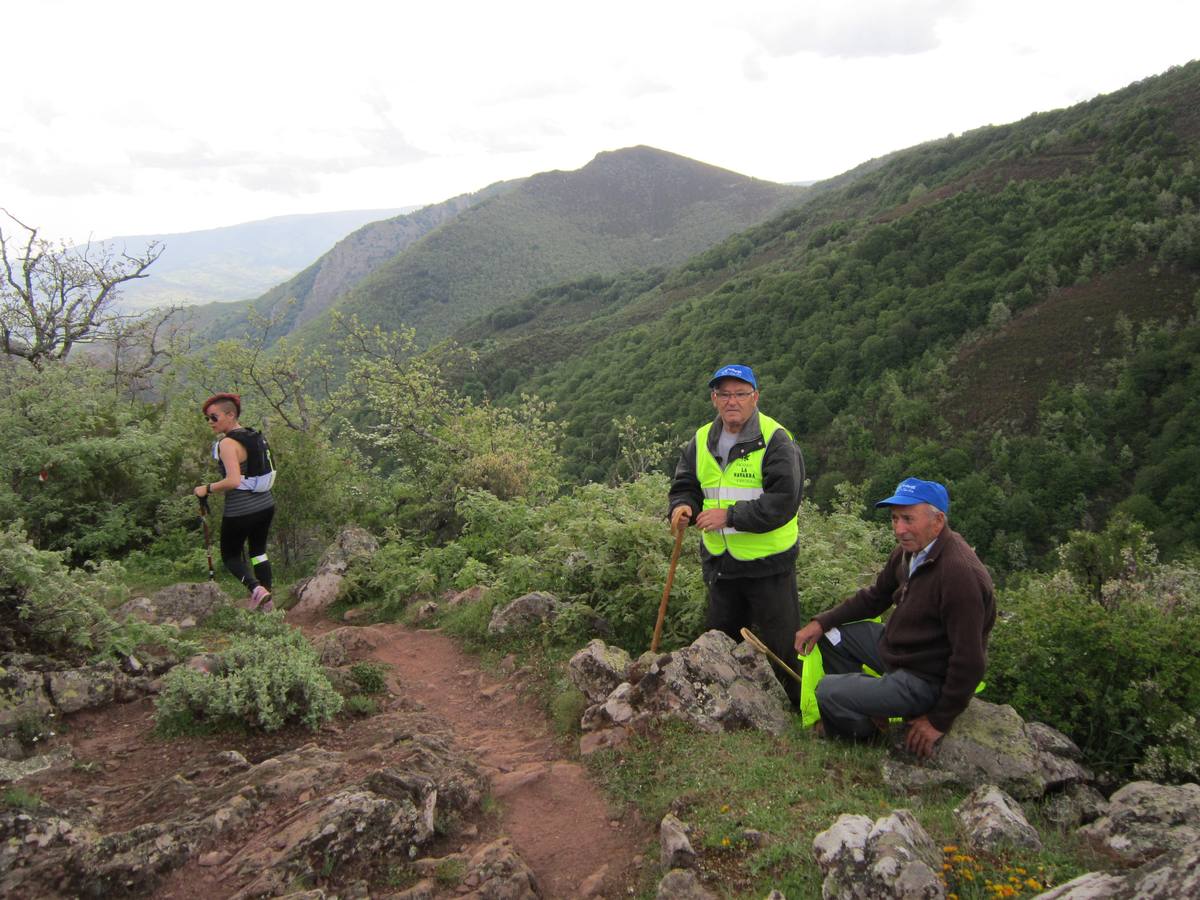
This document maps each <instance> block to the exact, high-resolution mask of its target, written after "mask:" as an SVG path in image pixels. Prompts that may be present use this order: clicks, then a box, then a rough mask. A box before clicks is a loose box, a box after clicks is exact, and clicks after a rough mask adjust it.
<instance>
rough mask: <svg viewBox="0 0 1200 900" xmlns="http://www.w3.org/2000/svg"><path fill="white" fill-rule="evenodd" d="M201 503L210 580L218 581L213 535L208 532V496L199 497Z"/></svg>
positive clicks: (201, 517)
mask: <svg viewBox="0 0 1200 900" xmlns="http://www.w3.org/2000/svg"><path fill="white" fill-rule="evenodd" d="M196 499H197V500H199V501H200V523H201V524H202V525H203V526H204V552H205V553H207V554H208V580H209V581H216V580H217V573H216V572H215V571H214V570H213V564H212V534H211V533H210V532H209V530H208V495H207V494H206V495H205V496H203V497H197V498H196Z"/></svg>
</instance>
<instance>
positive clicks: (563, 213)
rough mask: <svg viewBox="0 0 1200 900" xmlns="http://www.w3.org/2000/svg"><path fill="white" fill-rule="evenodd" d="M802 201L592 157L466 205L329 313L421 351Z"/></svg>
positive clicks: (647, 163)
mask: <svg viewBox="0 0 1200 900" xmlns="http://www.w3.org/2000/svg"><path fill="white" fill-rule="evenodd" d="M804 194H805V189H803V188H797V187H788V186H786V185H778V184H772V183H770V182H765V181H758V180H756V179H753V178H746V177H745V176H742V175H738V174H735V173H733V172H729V171H727V170H724V169H718V168H716V167H714V166H709V165H705V164H703V163H699V162H695V161H693V160H690V159H685V158H684V157H681V156H676V155H674V154H671V153H664V152H663V151H660V150H655V149H653V148H650V147H634V148H629V149H625V150H617V151H612V152H609V153H602V154H600V155H599V156H597V157H596V158H595V159H594V160H593V161H592V162H590V163H589V164H588V165H586V166H584V167H583V168H582V169H580V170H578V171H574V172H544V173H541V174H539V175H534V176H532V177H530V178H528V179H525V180H524V181H522V182H521V183H519V184H518V185H516V186H515V187H514V188H513V189H512V190H510V191H506V192H504V193H502V194H499V195H497V196H492V197H490V198H488V199H487V200H486V201H485V202H482V203H479V204H477V205H474V206H472V207H471V208H470V209H469V210H466V211H464V212H463V213H462V214H461V215H458V216H456V217H454V218H453V219H451V220H449V221H447V222H445V224H444V225H442V227H440V228H438V229H437V230H435V231H433V232H432V233H430V234H429V235H428V236H426V237H425V238H424V239H422V240H420V241H418V242H416V243H415V244H413V245H412V246H411V247H408V248H407V249H406V250H404V251H403V252H401V253H398V254H396V255H395V256H394V257H392V258H391V259H390V260H388V261H387V262H386V263H384V264H382V265H380V266H378V267H377V268H376V269H375V270H374V271H373V272H372V273H371V274H370V276H369V277H367V278H365V279H363V280H362V281H361V282H360V283H359V284H358V285H357V286H356V287H354V289H353V290H351V291H349V292H348V293H347V294H346V295H345V296H343V297H342V298H340V299H339V300H338V302H337V304H336V306H335V307H334V309H336V311H338V312H340V313H343V314H346V315H354V316H357V317H358V318H359V319H360V320H361V321H363V322H365V323H368V324H380V325H383V326H385V327H389V328H394V327H397V326H398V325H400V324H403V325H406V326H409V327H411V328H414V329H415V330H416V333H417V336H418V340H419V342H421V343H422V344H424V343H427V342H428V341H430V340H433V339H437V338H441V337H444V336H446V335H447V334H449V332H450V331H451V330H452V329H453V328H454V327H455V326H457V325H458V324H460V323H462V322H463V321H464V320H467V319H470V318H471V317H473V316H476V315H480V314H486V313H487V312H489V311H490V310H492V309H494V308H495V307H497V306H499V305H501V304H504V303H508V302H512V301H515V300H519V299H520V298H522V297H524V296H525V295H526V294H528V293H530V292H531V291H534V290H537V289H540V288H543V287H547V286H550V285H554V284H558V283H561V282H563V281H565V280H568V279H573V278H579V277H583V276H590V275H615V274H618V273H620V272H623V271H626V270H628V269H637V268H643V267H647V266H660V265H678V264H680V263H682V262H683V261H684V260H686V259H688V258H689V257H690V256H692V255H693V254H695V253H697V252H699V251H701V250H704V249H706V248H708V247H710V246H711V245H713V244H714V243H716V242H718V241H720V240H722V239H723V238H725V237H727V236H728V235H730V234H732V233H734V232H737V231H740V230H742V229H744V228H747V227H749V226H750V225H753V224H755V223H758V222H761V221H763V220H764V219H767V218H769V217H770V216H771V215H773V214H775V213H777V212H779V211H780V210H781V209H783V208H785V207H788V206H791V205H794V204H795V203H798V202H799V201H800V198H801V197H802V196H804ZM329 328H330V323H329V320H328V318H326V317H321V318H318V319H316V320H314V321H313V322H311V323H310V324H309V325H308V326H307V327H306V328H305V329H304V337H305V339H306V340H307V341H321V340H323V339H324V338H325V337H326V336H327V335H328V332H329Z"/></svg>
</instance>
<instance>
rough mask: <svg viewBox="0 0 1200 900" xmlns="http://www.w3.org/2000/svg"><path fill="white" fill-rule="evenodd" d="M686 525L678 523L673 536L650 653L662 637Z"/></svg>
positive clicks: (656, 650)
mask: <svg viewBox="0 0 1200 900" xmlns="http://www.w3.org/2000/svg"><path fill="white" fill-rule="evenodd" d="M686 530H687V523H685V522H680V523H679V531H678V532H677V533H676V534H675V549H674V550H672V551H671V568H669V569H668V570H667V586H666V587H664V588H663V596H662V602H661V603H659V604H658V621H657V622H655V623H654V639H653V640H652V641H650V652H651V653H657V652H658V641H659V638H661V637H662V627H663V619H664V618H666V615H667V599H668V598H669V597H670V596H671V584H672V583H673V582H674V581H675V565H676V563H678V562H679V549H680V548H681V547H682V546H683V533H684V531H686Z"/></svg>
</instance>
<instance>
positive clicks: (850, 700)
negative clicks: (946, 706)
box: [817, 622, 942, 738]
mask: <svg viewBox="0 0 1200 900" xmlns="http://www.w3.org/2000/svg"><path fill="white" fill-rule="evenodd" d="M838 631H840V632H841V635H842V639H841V641H840V642H838V643H837V644H836V645H834V644H831V643H830V642H829V638H828V636H826V637H823V638H821V640H820V642H819V643H818V644H817V646H818V647H819V648H820V650H821V662H822V664H823V665H824V666H825V677H824V678H822V679H821V681H820V683H819V684H818V685H817V706H818V708H819V709H820V710H821V721H822V722H823V723H824V724H825V728H826V730H827V731H829V732H832V733H834V734H839V735H842V736H844V737H855V738H868V737H871V736H872V735H873V734H875V733H876V730H877V729H876V728H875V724H874V723H873V722H872V721H871V720H872V719H890V718H892V717H894V716H901V717H903V718H905V719H910V718H914V717H916V716H919V715H921V714H923V713H926V712H928V711H929V710H930V709H931V708H932V707H933V705H934V704H935V703H937V699H938V697H939V696H940V695H941V693H942V688H941V685H939V684H934V683H933V682H929V681H926V680H925V679H923V678H921V677H920V676H918V675H914V674H913V673H912V672H909V671H907V670H905V669H892V670H889V669H888V666H887V663H885V662H884V661H883V660H882V659H880V657H879V641H880V639H881V638H882V637H883V626H882V625H881V624H879V623H878V622H851V623H850V624H848V625H839V626H838ZM864 663H865V664H866V665H868V666H870V667H871V668H872V669H874V670H875V671H876V672H878V673H880V675H882V676H883V677H882V678H875V677H874V676H872V675H866V674H864V673H863V671H862V667H863V664H864Z"/></svg>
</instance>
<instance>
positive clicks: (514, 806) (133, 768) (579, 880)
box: [25, 620, 651, 900]
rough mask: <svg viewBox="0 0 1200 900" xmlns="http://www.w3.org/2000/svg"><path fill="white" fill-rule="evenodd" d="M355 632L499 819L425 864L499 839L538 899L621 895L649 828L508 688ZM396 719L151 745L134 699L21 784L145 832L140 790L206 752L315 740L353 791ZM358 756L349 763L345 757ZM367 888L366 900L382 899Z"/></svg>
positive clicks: (193, 895)
mask: <svg viewBox="0 0 1200 900" xmlns="http://www.w3.org/2000/svg"><path fill="white" fill-rule="evenodd" d="M291 624H293V625H297V626H299V627H301V628H302V629H303V630H304V632H305V633H306V634H307V635H308V636H309V637H310V638H315V637H317V636H319V635H320V634H323V633H325V632H328V631H330V630H332V629H334V628H336V627H338V626H337V624H336V623H332V622H329V621H325V620H304V621H292V622H291ZM361 633H362V635H363V636H364V637H367V638H368V639H369V640H370V642H371V643H372V644H374V649H373V650H371V651H370V652H369V654H367V655H368V656H369V657H371V658H374V659H377V660H378V661H380V662H382V663H384V664H386V665H387V666H388V667H389V689H390V690H391V692H392V694H393V695H394V698H393V700H391V701H389V704H388V705H389V706H395V705H397V704H398V705H401V706H403V707H406V708H411V707H412V706H413V704H418V705H419V706H421V707H423V709H424V712H423V713H422V715H426V716H429V717H431V718H432V719H435V720H440V721H442V722H444V723H446V724H447V725H448V726H449V728H450V730H451V732H452V733H453V735H454V741H455V744H456V745H457V746H458V747H459V749H460V750H462V751H464V752H465V753H467V754H468V755H470V756H471V757H472V758H474V759H475V760H476V762H477V764H478V765H479V766H480V768H481V769H482V770H483V771H484V772H485V773H486V774H488V775H489V776H490V777H491V779H492V785H493V790H492V795H493V797H494V798H495V799H496V800H497V801H498V803H497V806H498V812H495V813H489V814H486V815H481V816H479V817H478V818H477V819H476V820H475V821H474V822H473V823H464V824H465V825H468V826H472V827H467V828H466V829H465V830H464V831H463V832H462V833H461V834H459V835H457V836H455V837H452V838H451V839H450V840H449V841H448V842H443V845H442V846H441V847H440V848H438V849H435V853H449V852H455V851H459V852H463V853H466V854H468V855H469V854H471V853H473V852H474V851H475V850H476V849H478V848H479V847H480V846H482V845H483V844H485V843H487V842H489V841H492V840H494V839H495V838H496V837H498V836H500V835H507V836H508V837H509V838H511V839H512V842H513V844H514V846H515V848H516V850H517V851H518V853H520V855H521V857H522V858H523V859H524V860H525V862H526V863H527V864H528V865H529V866H530V868H531V869H532V870H533V871H534V874H535V875H536V877H537V880H538V884H539V886H540V888H541V891H542V896H543V897H545V898H548V900H558V898H574V897H595V898H605V900H615V898H618V897H627V896H629V895H630V893H631V890H630V888H631V887H633V886H635V885H636V884H637V881H638V862H639V860H638V859H637V857H638V856H639V854H642V853H644V852H646V849H647V846H648V841H649V840H650V838H651V832H650V829H649V828H647V827H646V826H645V825H644V824H643V823H641V822H640V821H639V820H638V819H637V817H636V815H635V814H634V813H633V812H631V811H622V810H612V809H610V808H609V805H608V803H607V802H606V800H605V798H604V796H603V795H602V794H601V793H600V792H599V790H598V789H597V788H596V787H595V786H594V785H593V784H592V783H591V782H590V781H589V780H588V778H587V777H586V773H585V771H584V769H583V767H582V766H580V765H579V764H578V763H576V762H573V761H572V760H571V759H570V758H569V756H570V753H569V748H565V747H564V746H563V745H562V744H561V742H559V741H557V740H556V739H555V737H554V735H553V734H552V732H551V730H550V728H549V727H548V725H547V723H546V720H545V716H544V715H543V713H542V712H541V710H540V709H539V708H538V707H537V706H536V705H535V704H534V703H533V702H532V701H530V700H526V699H523V698H522V697H521V696H520V687H519V685H517V684H516V682H515V679H512V678H505V677H503V676H493V675H491V674H487V673H483V672H481V671H480V669H479V666H478V664H477V662H476V661H475V660H474V659H473V658H471V657H470V656H467V655H466V654H464V653H463V652H461V651H460V650H459V649H458V647H457V645H456V644H455V643H454V642H453V641H452V640H450V638H448V637H446V636H445V635H443V634H441V633H439V632H437V631H422V630H415V629H409V628H406V627H404V626H401V625H391V624H385V625H372V626H365V627H363V628H362V629H361ZM360 656H361V655H360ZM361 658H366V656H361ZM396 721H397V720H396V718H395V716H394V715H392V714H391V713H389V712H388V711H386V710H385V711H384V712H381V713H380V714H379V715H376V716H372V717H369V718H361V719H353V718H351V719H347V718H339V720H338V721H337V722H336V723H334V724H330V725H327V726H325V727H323V728H322V729H321V730H320V731H319V732H318V733H317V734H316V735H314V734H313V733H312V732H310V731H308V730H306V729H304V728H300V727H289V728H285V729H283V730H281V731H278V732H273V733H271V734H245V735H238V734H228V733H225V734H219V735H211V736H207V737H197V738H186V739H178V740H169V741H167V740H162V739H159V738H156V737H154V735H153V727H154V713H153V707H152V704H151V702H150V701H149V700H148V699H143V700H139V701H136V702H134V703H128V704H123V705H122V704H119V705H113V706H108V707H104V708H101V709H96V710H90V711H86V712H82V713H77V714H75V715H74V716H70V717H68V720H67V721H66V722H65V723H64V725H66V726H67V727H66V728H65V729H64V732H65V734H64V735H63V736H62V738H60V739H65V740H66V741H68V742H69V743H70V744H71V745H72V748H73V751H74V758H75V761H76V763H75V764H74V765H73V766H72V767H71V768H69V769H66V770H63V769H55V770H51V771H48V772H46V773H43V774H41V775H38V776H34V777H32V778H30V779H29V780H28V781H27V782H26V783H25V784H26V786H27V787H28V789H30V790H33V791H34V792H35V793H37V794H38V795H39V796H40V797H42V798H43V799H44V800H45V801H46V802H48V803H51V804H52V805H53V806H55V807H56V808H58V809H62V810H65V811H77V812H83V811H84V810H86V811H87V815H88V817H89V818H90V819H91V820H92V821H94V822H95V823H96V825H97V827H98V829H99V830H100V832H101V833H113V832H118V831H125V830H128V829H131V828H134V827H136V826H138V825H141V824H143V823H144V822H145V821H146V819H145V808H144V807H145V804H144V803H143V802H142V801H143V799H144V796H145V795H146V792H147V791H149V790H153V789H154V786H155V785H160V784H161V783H162V782H163V780H164V778H165V779H166V780H168V781H169V780H170V779H171V778H172V777H173V773H189V772H196V771H209V770H210V767H211V760H212V757H213V755H214V754H215V753H217V752H218V751H223V750H233V749H236V750H238V751H239V752H241V753H243V754H244V755H245V756H246V758H247V759H249V760H251V761H252V762H260V761H262V760H264V759H266V758H269V757H272V756H275V755H277V754H279V753H283V752H286V751H288V750H291V749H294V748H296V747H299V746H301V745H303V744H307V743H312V742H315V743H317V744H319V745H320V746H321V747H324V748H327V749H330V750H338V751H342V752H346V753H347V754H348V756H347V769H346V771H345V772H344V773H343V778H342V779H339V781H341V780H353V779H355V778H359V777H362V775H363V774H365V772H366V771H367V770H368V769H374V768H378V766H379V765H380V764H381V763H382V764H384V765H386V763H387V760H386V758H381V757H380V755H379V753H378V752H377V751H370V752H365V751H367V749H368V748H371V747H378V746H380V745H381V744H382V745H383V746H386V745H387V740H388V738H390V737H391V736H392V735H393V734H394V732H395V728H396V727H397V726H396ZM408 721H411V716H410V718H409V720H408ZM356 751H361V752H358V753H357V755H356ZM360 757H361V758H360ZM174 777H178V776H174ZM330 787H331V788H333V787H334V786H333V785H330ZM290 812H291V809H290V808H289V807H280V808H277V809H274V810H264V811H263V812H262V813H261V815H260V817H258V818H256V819H255V820H254V821H253V822H252V823H250V825H249V826H248V828H247V829H242V830H241V831H238V832H235V833H230V834H226V833H222V835H221V836H220V837H219V838H218V840H217V841H215V842H211V843H210V844H208V845H206V846H205V847H204V848H203V849H204V851H205V854H203V855H208V856H214V855H222V854H223V855H224V856H229V855H232V854H236V853H237V852H238V851H239V850H240V849H241V847H242V846H243V844H245V842H246V841H255V840H264V839H269V836H270V834H271V833H273V827H274V826H275V825H277V824H278V822H279V821H282V820H283V819H286V817H287V816H288V815H289V814H290ZM243 881H244V879H238V878H234V877H231V876H229V875H228V874H227V873H223V870H222V869H221V868H219V867H209V866H208V865H207V864H206V863H205V862H202V861H200V860H199V859H197V858H193V859H192V860H190V861H188V862H187V863H186V864H185V865H184V866H183V867H182V868H181V869H178V870H176V871H174V872H173V873H171V874H169V875H168V876H167V877H166V878H165V879H164V880H163V881H162V882H161V883H160V884H159V886H158V887H157V888H156V889H155V890H154V892H153V894H152V896H153V897H156V898H159V900H212V898H217V897H224V896H230V895H231V894H232V893H236V891H237V890H238V889H240V888H241V887H243V886H244V884H243V883H242V882H243ZM377 888H378V890H379V891H380V893H379V894H378V896H387V895H388V894H390V893H392V892H393V890H394V888H391V889H389V888H387V887H385V886H384V885H378V886H377ZM372 895H373V896H374V895H376V894H375V889H373V890H372ZM443 895H445V896H454V895H455V890H454V888H453V887H451V888H449V889H439V894H438V896H443Z"/></svg>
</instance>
